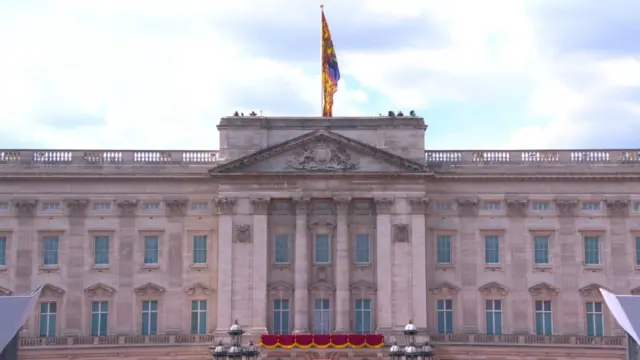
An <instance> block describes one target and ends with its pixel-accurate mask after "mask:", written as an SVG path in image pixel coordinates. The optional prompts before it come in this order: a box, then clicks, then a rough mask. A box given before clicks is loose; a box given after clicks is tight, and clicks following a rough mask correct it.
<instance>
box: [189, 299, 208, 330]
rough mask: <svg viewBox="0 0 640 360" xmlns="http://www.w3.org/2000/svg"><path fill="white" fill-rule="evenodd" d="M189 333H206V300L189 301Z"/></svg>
mask: <svg viewBox="0 0 640 360" xmlns="http://www.w3.org/2000/svg"><path fill="white" fill-rule="evenodd" d="M191 333H192V334H206V333H207V300H193V301H191Z"/></svg>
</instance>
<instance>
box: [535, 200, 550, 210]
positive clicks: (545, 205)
mask: <svg viewBox="0 0 640 360" xmlns="http://www.w3.org/2000/svg"><path fill="white" fill-rule="evenodd" d="M550 207H551V206H550V204H549V203H548V202H534V203H533V204H531V208H532V209H533V211H547V210H549V208H550Z"/></svg>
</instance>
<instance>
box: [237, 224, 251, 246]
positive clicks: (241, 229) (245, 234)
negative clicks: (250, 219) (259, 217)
mask: <svg viewBox="0 0 640 360" xmlns="http://www.w3.org/2000/svg"><path fill="white" fill-rule="evenodd" d="M235 240H236V241H237V242H240V243H250V242H251V225H248V224H241V225H236V226H235Z"/></svg>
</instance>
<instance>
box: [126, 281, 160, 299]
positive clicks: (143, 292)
mask: <svg viewBox="0 0 640 360" xmlns="http://www.w3.org/2000/svg"><path fill="white" fill-rule="evenodd" d="M133 292H134V293H135V294H136V295H138V296H159V295H162V294H163V293H164V292H165V288H164V287H162V286H160V285H157V284H154V283H152V282H148V283H146V284H144V285H140V286H138V287H137V288H135V289H133Z"/></svg>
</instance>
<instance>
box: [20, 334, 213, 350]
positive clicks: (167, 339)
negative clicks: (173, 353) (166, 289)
mask: <svg viewBox="0 0 640 360" xmlns="http://www.w3.org/2000/svg"><path fill="white" fill-rule="evenodd" d="M213 340H214V338H213V335H210V334H203V335H191V334H188V335H107V336H56V337H21V338H20V347H21V348H40V347H45V346H46V347H69V346H72V347H78V346H79V347H82V346H86V347H94V346H140V345H212V344H213V343H214V342H213Z"/></svg>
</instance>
